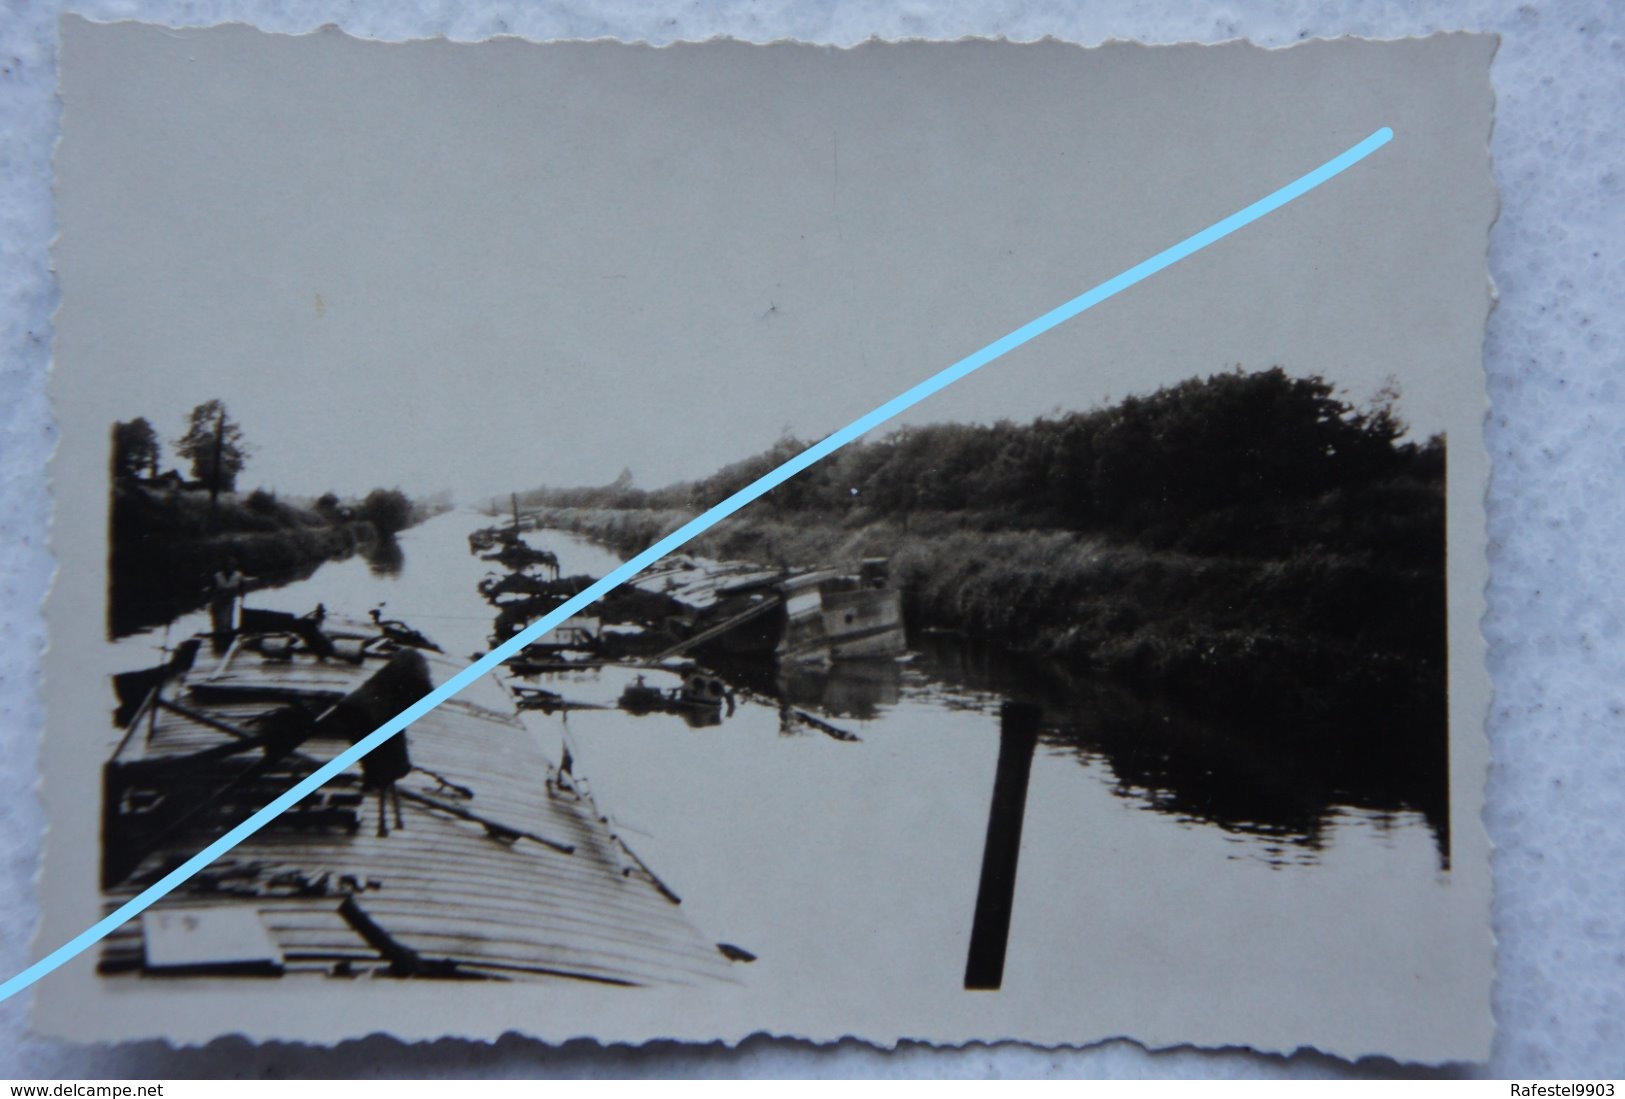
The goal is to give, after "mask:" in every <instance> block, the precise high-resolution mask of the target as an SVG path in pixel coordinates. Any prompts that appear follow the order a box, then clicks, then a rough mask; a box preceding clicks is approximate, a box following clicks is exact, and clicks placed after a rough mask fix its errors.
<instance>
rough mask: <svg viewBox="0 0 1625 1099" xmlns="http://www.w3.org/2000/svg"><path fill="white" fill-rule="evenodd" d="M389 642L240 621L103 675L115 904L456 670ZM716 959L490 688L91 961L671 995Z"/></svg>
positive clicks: (107, 843) (341, 779)
mask: <svg viewBox="0 0 1625 1099" xmlns="http://www.w3.org/2000/svg"><path fill="white" fill-rule="evenodd" d="M399 632H400V631H398V630H397V631H395V632H394V634H392V633H390V632H386V631H385V630H383V629H381V628H377V627H376V626H369V625H366V624H354V623H342V622H335V621H334V620H332V619H328V618H326V617H325V616H324V615H323V614H322V613H320V612H319V610H318V613H315V614H313V615H309V616H305V617H302V618H299V617H295V616H293V615H282V614H276V613H272V612H263V611H246V612H244V621H243V623H242V626H241V628H240V630H239V631H238V632H236V633H235V634H234V635H233V636H231V637H229V639H227V638H218V639H216V640H218V641H220V642H222V643H223V647H224V650H225V651H224V652H223V654H210V653H205V652H204V651H203V650H202V647H201V644H200V643H199V642H198V641H197V640H194V641H192V642H188V643H186V644H185V645H184V646H182V648H181V649H179V650H178V651H177V653H176V656H175V658H174V659H172V660H171V661H170V662H169V663H167V664H166V665H164V666H162V667H159V668H154V669H149V670H147V671H145V672H140V673H134V674H132V675H126V676H123V677H120V683H119V686H120V687H121V689H122V691H123V692H124V693H125V694H126V695H127V696H128V697H129V701H128V703H127V706H126V708H125V713H124V714H122V715H121V716H123V717H126V718H127V728H126V731H125V735H124V737H123V739H122V740H121V742H120V743H119V745H118V747H117V749H116V750H115V752H114V754H113V756H112V758H111V759H110V760H109V761H108V762H107V764H106V766H105V768H104V776H103V777H104V804H103V829H102V838H103V851H102V855H103V864H102V872H103V874H102V876H103V890H104V897H105V902H106V905H107V908H108V910H109V911H110V910H112V909H113V908H114V907H116V906H118V905H119V904H122V903H123V902H125V901H127V900H128V899H130V898H131V897H132V896H134V895H135V894H137V893H138V892H140V891H141V890H142V889H143V888H145V887H146V886H148V885H150V884H151V883H152V882H154V881H156V880H158V879H159V878H160V877H162V876H163V875H164V874H165V873H167V872H168V871H170V870H171V869H173V868H174V867H175V866H177V865H179V864H180V863H181V862H182V861H184V860H185V859H187V858H189V857H190V856H191V855H193V854H195V853H196V852H197V851H198V850H201V849H202V848H203V847H205V846H206V845H207V844H208V843H210V842H211V841H212V840H214V839H216V838H218V837H219V836H220V835H222V834H224V832H225V831H227V830H228V829H229V828H231V827H232V826H234V825H235V824H237V823H239V822H240V821H242V820H244V819H246V818H247V817H248V816H249V815H251V814H252V813H253V812H254V811H256V810H257V809H258V808H260V807H261V806H262V805H264V804H266V803H267V802H269V801H270V800H271V799H272V798H273V797H275V796H276V795H278V794H280V793H281V792H282V791H284V790H286V789H287V788H289V787H290V786H292V785H294V784H295V783H296V782H298V781H299V780H300V779H302V778H304V777H305V776H307V775H309V774H310V773H311V772H313V771H314V770H315V769H316V768H317V767H319V766H320V765H321V764H323V763H324V762H326V761H327V760H329V759H331V758H333V757H334V756H335V755H337V754H338V753H340V752H342V751H343V750H344V749H345V748H347V747H349V746H350V745H351V744H353V743H354V742H355V741H356V740H358V739H360V738H361V737H363V736H365V735H367V734H368V733H370V732H371V731H372V730H373V729H374V728H376V727H377V726H378V725H379V724H381V723H382V722H383V721H384V720H386V719H388V718H389V717H390V716H392V715H393V714H395V713H398V712H399V711H400V710H401V709H403V708H404V707H405V706H407V705H409V704H410V703H411V702H413V701H415V700H416V699H417V698H420V697H422V695H423V694H425V693H427V692H428V691H429V690H431V689H432V688H433V686H434V685H435V684H438V683H441V682H444V681H445V680H446V679H448V678H449V677H451V676H452V675H454V674H456V673H457V672H459V671H460V670H461V665H459V664H458V663H457V662H455V661H451V660H447V659H446V658H445V657H443V656H440V655H439V654H438V653H436V652H433V651H429V650H427V649H425V648H423V647H420V646H417V645H413V644H410V643H407V642H405V641H403V640H401V638H400V636H398V635H399ZM730 949H732V950H735V951H737V949H738V948H730ZM733 957H734V955H733V954H730V953H728V950H726V949H724V948H723V947H721V946H719V945H718V944H717V943H715V942H713V941H709V940H707V939H706V938H705V937H704V936H702V935H701V934H700V933H699V931H697V930H696V929H695V928H694V927H693V926H692V925H691V924H690V923H689V921H688V920H687V919H686V918H685V917H684V915H683V914H682V911H681V910H680V908H679V907H678V898H677V896H676V895H675V894H674V893H673V892H672V890H671V889H670V888H668V887H667V885H666V884H665V883H663V882H662V881H661V880H660V879H659V878H657V877H656V876H655V875H654V873H653V872H652V871H650V870H649V868H648V867H646V866H645V865H644V864H643V863H642V862H641V861H640V860H639V859H638V858H637V856H636V855H635V854H634V853H633V852H632V851H631V850H630V848H628V847H627V845H626V844H625V843H624V842H622V841H621V839H620V838H619V836H617V835H616V834H615V832H614V831H613V829H612V826H611V825H610V823H609V821H608V819H607V818H606V817H605V816H604V815H603V814H601V813H600V812H599V811H598V808H597V806H596V805H595V804H594V802H593V800H592V798H591V796H590V794H589V793H588V792H587V791H586V789H585V784H584V783H582V782H581V781H579V780H577V779H576V777H575V776H574V775H573V774H572V763H571V761H570V759H569V753H568V752H567V751H566V752H565V753H564V758H563V760H562V761H560V762H554V761H553V760H552V759H550V758H549V755H548V753H547V751H546V750H545V749H544V747H543V745H542V744H541V742H540V741H539V740H538V739H537V736H536V734H534V733H533V732H532V731H531V730H529V729H527V728H526V726H525V725H524V724H523V723H522V722H521V721H520V720H519V718H518V716H517V714H516V710H515V705H514V699H513V697H512V696H511V694H510V693H509V691H508V689H507V688H506V687H505V686H504V685H503V684H501V683H500V682H498V681H496V680H495V679H493V678H491V677H485V678H482V679H480V680H478V681H476V682H475V683H473V684H471V685H470V686H469V687H467V688H465V689H464V690H463V691H461V692H460V693H459V694H457V695H455V696H454V697H452V698H451V699H449V700H448V701H446V702H445V703H443V704H441V705H440V706H438V707H437V708H435V709H434V710H432V711H431V712H429V713H428V714H426V715H424V716H423V717H422V718H420V719H418V720H417V721H416V722H414V723H413V724H412V725H411V726H410V727H409V728H408V729H406V730H405V731H404V732H402V733H400V734H397V735H396V736H395V737H394V738H392V739H391V740H390V741H388V742H386V743H385V744H384V745H383V746H381V747H380V748H378V749H376V750H375V751H373V752H372V753H370V754H369V755H367V756H366V757H364V758H363V759H362V760H361V761H360V762H359V763H358V764H356V765H354V766H352V767H351V768H349V769H348V770H346V771H345V772H343V773H341V774H340V775H339V776H338V777H336V778H335V779H334V780H332V781H331V782H329V783H327V784H326V785H325V786H323V787H322V788H321V789H320V790H318V791H317V792H316V793H315V794H313V795H311V796H310V797H308V798H306V799H305V800H303V801H302V802H300V803H299V804H297V805H296V806H294V807H293V808H292V809H290V810H288V811H287V812H285V813H283V814H282V815H281V816H279V817H277V818H276V819H275V820H274V821H272V822H271V823H270V824H269V825H267V826H266V827H265V828H264V829H262V830H261V831H259V832H258V833H256V834H255V835H253V836H251V837H249V838H248V839H247V840H245V841H244V842H242V843H241V844H239V845H238V846H237V847H236V848H234V849H233V850H232V851H230V852H228V853H227V854H226V855H225V856H223V857H222V858H220V859H219V860H217V861H216V862H214V863H213V864H211V865H210V866H208V867H207V868H205V869H204V870H203V871H202V872H200V873H199V874H197V875H196V876H194V877H193V878H192V879H190V880H189V881H187V882H186V883H185V884H184V885H182V886H181V887H180V888H179V889H177V890H176V891H174V892H173V893H171V894H169V895H168V896H167V897H165V898H164V899H163V900H161V901H159V902H158V903H157V904H155V905H153V906H152V907H151V908H150V909H148V910H147V911H146V912H145V913H144V914H143V915H142V916H141V917H139V918H138V919H136V920H133V921H131V922H130V923H128V924H126V925H125V926H124V927H122V928H120V929H119V930H118V931H117V932H115V933H114V934H113V935H111V936H109V938H108V939H107V940H106V942H105V943H104V947H103V951H102V954H101V959H100V970H101V972H102V973H104V974H106V975H110V976H113V975H135V974H140V975H145V976H149V977H227V976H250V975H251V976H266V977H269V976H275V977H294V976H301V975H302V976H308V977H318V976H322V977H326V978H328V979H346V980H356V979H371V978H438V979H459V980H481V979H484V980H548V979H568V980H579V981H589V982H596V983H602V984H609V985H671V984H679V985H681V984H701V983H708V982H715V981H727V980H730V979H732V978H731V975H730V973H729V969H730V967H731V966H732V965H734V964H736V963H735V962H734V961H731V960H730V959H731V958H733Z"/></svg>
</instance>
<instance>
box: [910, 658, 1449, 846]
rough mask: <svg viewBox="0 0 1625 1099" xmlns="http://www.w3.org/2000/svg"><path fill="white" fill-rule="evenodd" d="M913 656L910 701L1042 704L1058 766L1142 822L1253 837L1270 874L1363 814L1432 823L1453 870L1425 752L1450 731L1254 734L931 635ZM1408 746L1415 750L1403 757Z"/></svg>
mask: <svg viewBox="0 0 1625 1099" xmlns="http://www.w3.org/2000/svg"><path fill="white" fill-rule="evenodd" d="M913 646H914V648H915V650H916V651H917V653H918V657H919V659H918V660H917V661H916V663H915V664H914V665H913V667H912V669H911V671H912V672H914V673H915V674H916V675H917V676H918V677H919V680H918V681H917V682H916V681H912V680H911V682H912V683H913V684H914V686H915V688H916V689H918V690H920V691H923V692H939V693H940V701H941V703H942V704H943V705H946V706H953V705H965V704H968V703H969V702H970V700H972V699H983V700H984V704H985V700H987V699H992V698H997V697H1012V698H1018V699H1021V700H1023V701H1029V702H1033V703H1036V704H1038V705H1040V706H1041V707H1042V708H1043V710H1044V713H1045V719H1044V733H1043V744H1044V746H1045V748H1046V749H1047V751H1048V752H1049V753H1050V754H1051V755H1054V756H1057V757H1070V758H1073V759H1076V760H1078V761H1079V762H1083V763H1087V764H1100V765H1102V767H1103V769H1104V771H1103V773H1104V774H1105V775H1109V776H1110V779H1111V787H1112V792H1113V793H1114V794H1116V795H1117V796H1118V797H1121V798H1124V799H1126V800H1128V801H1131V802H1133V803H1135V804H1137V805H1139V806H1141V807H1143V808H1145V809H1148V810H1152V811H1155V812H1158V813H1163V814H1167V815H1169V816H1172V817H1174V818H1176V819H1178V820H1180V821H1182V822H1186V823H1201V824H1211V825H1217V826H1219V827H1220V828H1222V829H1224V830H1226V831H1228V832H1232V833H1237V834H1241V835H1245V836H1255V837H1258V838H1259V839H1260V840H1262V841H1264V842H1263V843H1262V845H1261V850H1263V851H1264V852H1265V853H1266V854H1267V855H1269V856H1270V858H1271V860H1272V861H1274V860H1277V859H1278V860H1279V861H1282V862H1286V861H1291V862H1298V863H1313V862H1314V861H1315V853H1316V852H1318V851H1320V850H1322V849H1323V848H1324V846H1325V844H1326V842H1327V840H1328V836H1329V833H1330V831H1331V828H1330V826H1331V825H1332V824H1333V823H1334V822H1337V821H1340V820H1343V819H1344V818H1345V817H1346V814H1347V813H1349V812H1351V811H1357V812H1358V813H1359V814H1361V819H1364V820H1367V821H1369V822H1371V823H1372V825H1373V826H1374V827H1378V828H1382V827H1388V826H1390V825H1391V824H1392V822H1393V821H1395V820H1399V819H1404V820H1407V821H1411V822H1415V821H1423V822H1425V827H1427V828H1429V829H1430V830H1431V831H1432V834H1433V838H1434V842H1435V844H1436V846H1437V848H1438V850H1439V855H1440V859H1441V862H1442V864H1443V865H1444V866H1446V867H1447V866H1448V865H1449V831H1448V824H1447V821H1448V812H1447V808H1448V805H1447V795H1448V791H1447V788H1446V777H1447V768H1446V767H1445V766H1444V761H1443V759H1442V754H1441V756H1440V758H1437V759H1434V758H1432V752H1431V751H1430V750H1429V748H1430V747H1431V744H1432V741H1433V740H1435V739H1437V740H1440V741H1442V738H1443V736H1444V729H1443V725H1442V719H1441V722H1440V725H1439V727H1437V728H1426V727H1419V725H1420V723H1419V725H1418V726H1412V727H1409V728H1404V729H1395V730H1386V731H1385V732H1386V733H1387V734H1388V735H1387V736H1381V735H1376V733H1375V731H1371V730H1364V729H1348V728H1342V729H1340V728H1335V727H1327V728H1319V729H1308V728H1303V727H1299V726H1292V727H1283V726H1279V725H1270V724H1267V723H1265V722H1260V723H1259V724H1258V725H1257V726H1256V727H1252V728H1249V727H1245V726H1237V725H1236V724H1235V723H1233V722H1230V723H1221V722H1217V721H1211V720H1202V719H1201V718H1199V717H1197V716H1194V715H1192V714H1190V713H1187V712H1184V711H1182V710H1181V709H1179V708H1177V707H1175V706H1171V705H1161V704H1158V703H1157V702H1156V701H1154V700H1147V699H1145V698H1143V697H1139V696H1137V695H1135V694H1132V693H1130V692H1129V691H1127V690H1125V689H1123V688H1121V687H1118V686H1116V685H1114V684H1112V683H1110V682H1107V681H1104V680H1100V679H1092V678H1089V677H1085V676H1079V675H1076V674H1069V673H1068V672H1067V671H1065V670H1064V669H1060V668H1053V667H1051V668H1045V667H1043V666H1041V665H1039V664H1038V663H1036V662H1034V661H1032V660H1028V659H1025V658H1022V657H1019V656H1016V655H1014V654H1011V653H1008V652H1005V651H1001V650H999V649H998V648H996V647H993V646H987V645H977V644H975V643H973V642H969V641H967V640H966V639H964V638H960V637H954V636H951V635H944V634H937V635H930V634H927V635H922V636H918V637H915V638H914V639H913ZM950 685H951V688H950V689H947V690H944V689H943V688H945V687H950ZM1406 734H1408V735H1409V737H1410V738H1411V740H1410V741H1409V742H1407V743H1401V744H1400V745H1399V746H1397V747H1396V744H1395V741H1396V740H1402V738H1403V737H1404V736H1405V735H1406ZM1416 743H1420V744H1422V745H1423V747H1422V748H1420V749H1417V748H1415V747H1413V746H1412V745H1414V744H1416Z"/></svg>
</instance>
